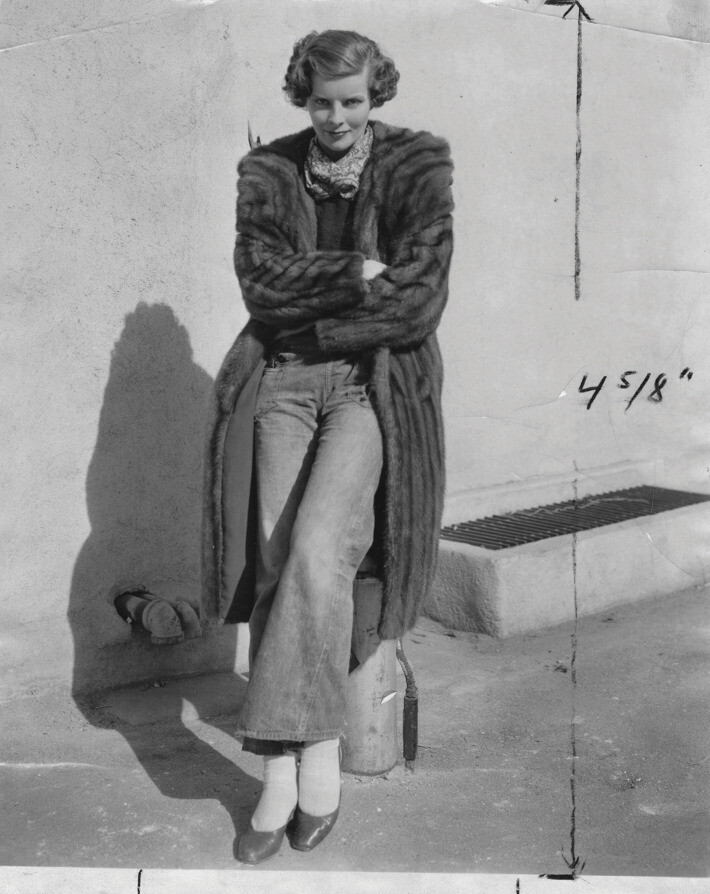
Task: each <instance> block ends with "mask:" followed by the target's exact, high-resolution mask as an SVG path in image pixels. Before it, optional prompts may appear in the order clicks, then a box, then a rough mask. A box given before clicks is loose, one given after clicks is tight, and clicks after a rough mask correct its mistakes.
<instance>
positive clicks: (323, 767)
mask: <svg viewBox="0 0 710 894" xmlns="http://www.w3.org/2000/svg"><path fill="white" fill-rule="evenodd" d="M339 741H340V740H339V739H326V740H325V741H323V742H308V743H306V745H304V747H303V752H302V753H301V766H300V769H299V771H298V806H299V807H300V808H301V810H302V811H303V812H304V813H308V814H310V816H327V814H329V813H333V811H334V810H335V809H336V808H337V806H338V804H339V803H340V758H339V756H338V744H339Z"/></svg>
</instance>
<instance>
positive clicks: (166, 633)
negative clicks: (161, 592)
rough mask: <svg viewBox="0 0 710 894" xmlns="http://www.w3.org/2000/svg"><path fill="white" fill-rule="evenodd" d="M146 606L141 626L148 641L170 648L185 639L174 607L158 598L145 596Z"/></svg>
mask: <svg viewBox="0 0 710 894" xmlns="http://www.w3.org/2000/svg"><path fill="white" fill-rule="evenodd" d="M142 598H144V599H147V601H148V604H147V605H146V606H145V608H144V609H143V615H142V617H141V624H142V625H143V627H145V629H146V630H147V631H148V632H149V633H150V641H151V642H152V643H154V644H155V645H158V646H170V645H173V644H174V643H181V642H182V641H183V640H184V639H185V633H184V632H183V629H182V625H181V624H180V616H179V615H178V613H177V611H176V610H175V606H174V605H172V603H170V602H168V600H167V599H162V598H161V597H160V596H150V595H148V594H146V595H145V596H144V597H142Z"/></svg>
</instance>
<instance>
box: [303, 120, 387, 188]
mask: <svg viewBox="0 0 710 894" xmlns="http://www.w3.org/2000/svg"><path fill="white" fill-rule="evenodd" d="M371 148H372V128H371V127H369V125H368V126H367V127H366V128H365V132H364V133H363V135H362V136H361V137H360V138H359V139H358V140H357V142H356V143H354V144H353V146H352V147H351V148H350V150H349V151H348V152H347V153H346V154H345V155H344V156H343V157H342V158H339V159H338V160H337V161H333V159H332V158H328V156H327V155H326V154H325V153H324V152H323V150H322V149H321V148H320V146H319V145H318V140H317V139H316V138H315V137H313V139H312V140H311V145H310V146H309V147H308V155H307V156H306V166H305V175H306V188H307V189H308V191H309V192H310V194H311V195H312V196H313V197H314V198H316V199H327V198H329V197H330V196H335V195H338V194H339V195H341V196H342V197H343V198H344V199H353V198H355V195H356V193H357V191H358V189H359V187H360V174H362V169H363V168H364V167H365V162H366V161H367V159H368V158H369V156H370V149H371Z"/></svg>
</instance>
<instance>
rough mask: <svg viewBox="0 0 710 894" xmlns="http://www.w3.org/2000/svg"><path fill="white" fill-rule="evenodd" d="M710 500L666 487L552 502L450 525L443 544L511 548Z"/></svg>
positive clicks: (709, 498) (645, 487) (645, 486)
mask: <svg viewBox="0 0 710 894" xmlns="http://www.w3.org/2000/svg"><path fill="white" fill-rule="evenodd" d="M706 500H710V496H708V495H707V494H694V493H689V492H687V491H683V490H668V489H667V488H662V487H649V486H648V485H645V484H644V485H641V486H639V487H629V488H627V489H626V490H615V491H609V492H608V493H605V494H593V495H592V496H588V497H584V498H583V499H581V500H567V501H566V502H564V503H550V504H549V505H547V506H537V507H536V508H534V509H521V510H519V511H518V512H508V513H506V514H505V515H491V516H488V517H487V518H481V519H477V520H475V521H468V522H459V523H458V524H456V525H449V526H448V527H446V528H444V529H443V530H442V532H441V538H442V540H454V541H457V542H458V543H470V544H471V545H472V546H481V547H483V548H484V549H506V547H509V546H520V544H522V543H534V542H535V541H536V540H546V539H547V538H548V537H559V536H560V535H562V534H573V533H574V532H575V531H588V530H590V529H591V528H601V527H602V526H603V525H613V524H615V523H616V522H621V521H626V520H627V519H630V518H640V517H641V516H644V515H657V514H658V513H659V512H667V511H668V510H669V509H679V508H680V507H681V506H690V505H692V504H693V503H703V502H705V501H706Z"/></svg>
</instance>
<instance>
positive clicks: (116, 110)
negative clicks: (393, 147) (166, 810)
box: [0, 0, 710, 692]
mask: <svg viewBox="0 0 710 894" xmlns="http://www.w3.org/2000/svg"><path fill="white" fill-rule="evenodd" d="M501 3H502V5H501V6H497V5H493V4H484V3H478V2H473V0H465V2H464V0H461V2H451V3H440V4H433V3H432V4H430V3H423V2H411V0H406V2H405V0H395V2H384V0H375V2H320V3H316V2H305V0H304V2H300V0H288V2H286V0H278V2H265V3H263V2H259V3H257V2H244V0H241V2H236V0H231V2H228V0H221V2H214V3H209V2H202V3H200V2H171V0H149V2H148V0H142V2H138V0H135V2H127V0H121V2H118V3H117V2H110V3H109V2H108V0H103V2H88V0H87V2H77V0H74V2H72V3H69V4H67V3H59V2H58V0H51V2H45V3H43V4H42V5H41V6H40V7H32V8H30V7H29V6H28V5H27V4H26V3H25V2H21V0H4V2H3V3H2V9H1V12H2V16H1V18H2V21H3V24H2V26H0V47H3V48H4V49H2V51H1V52H0V78H1V80H2V84H3V90H2V137H1V139H2V153H1V156H2V183H1V190H0V191H1V193H2V195H3V198H4V199H5V203H4V204H6V209H5V211H4V214H5V220H4V222H3V223H4V226H3V232H4V234H5V236H4V245H3V248H4V251H3V257H4V260H5V264H4V266H5V270H4V271H3V278H2V296H3V301H2V315H3V319H2V327H1V331H2V339H3V349H2V350H3V355H2V356H3V371H4V375H3V377H2V381H1V384H0V389H1V394H2V415H3V419H4V420H6V423H5V432H6V433H5V437H4V438H3V439H2V444H1V445H0V450H1V451H2V468H3V494H4V499H3V501H2V506H1V508H0V518H2V526H3V527H2V541H3V552H4V557H3V562H2V568H3V575H2V582H1V584H0V585H1V586H2V590H3V595H2V606H3V623H2V633H1V636H2V643H3V648H2V652H1V654H2V659H1V660H2V662H3V666H2V679H3V688H4V689H5V690H6V691H8V692H12V691H13V690H15V689H21V688H25V687H27V686H29V685H34V684H39V683H40V682H47V681H56V682H58V683H60V684H65V683H66V684H69V683H70V682H72V681H73V683H74V685H75V687H76V688H79V689H86V688H92V687H94V686H99V685H101V686H103V685H115V684H117V683H119V682H121V681H128V680H131V679H142V678H146V677H150V676H152V675H159V674H168V673H173V672H182V673H184V672H188V671H197V670H200V669H204V668H207V667H211V666H212V667H231V666H232V664H233V663H234V660H235V651H236V648H237V633H236V631H235V630H230V631H225V632H224V633H222V634H221V635H220V636H219V637H218V638H216V639H210V640H209V641H199V642H193V643H189V644H184V645H181V646H179V647H175V648H171V649H164V650H160V649H155V648H152V649H151V648H148V647H146V646H145V645H143V644H141V642H139V641H137V640H135V639H132V638H131V634H130V631H129V630H128V629H127V627H126V626H125V625H124V624H123V623H122V622H121V621H120V620H119V619H118V617H117V616H116V615H115V612H114V610H113V607H112V605H111V602H110V598H109V597H110V593H111V592H112V591H113V590H114V589H115V588H117V587H120V586H122V585H128V584H135V583H141V584H144V585H147V586H149V587H150V588H151V589H153V590H154V591H156V592H158V593H160V594H161V595H167V596H169V597H174V596H177V595H184V596H187V597H190V598H193V599H196V598H197V591H198V587H199V567H198V545H199V544H198V541H199V532H198V528H199V515H200V499H201V498H200V489H201V456H202V444H203V428H204V407H205V401H206V396H207V394H208V391H209V388H210V385H211V382H212V379H213V377H214V375H215V373H216V371H217V369H218V366H219V363H220V361H221V358H222V356H223V355H224V353H225V351H226V349H227V347H228V345H229V344H230V342H231V340H232V338H233V337H234V335H235V333H236V332H237V331H238V329H239V328H240V327H241V325H242V324H243V323H244V322H245V314H244V311H243V310H242V308H241V306H240V301H239V293H238V288H237V285H236V281H235V278H234V275H233V272H232V263H231V250H232V245H233V232H234V203H235V164H236V160H237V159H238V158H239V157H240V156H241V155H242V154H243V153H244V152H245V151H246V149H247V120H250V121H251V124H252V127H253V129H254V131H255V132H256V133H259V134H260V135H261V136H262V139H264V140H267V139H270V138H272V137H275V136H278V135H280V134H282V133H284V132H288V131H293V130H296V129H300V128H301V127H303V126H306V124H307V123H308V120H307V115H306V113H304V112H302V111H300V110H296V109H293V108H291V107H289V106H288V105H287V104H286V103H285V101H284V100H283V98H282V96H281V92H280V82H281V78H282V75H283V71H284V69H285V64H286V61H287V59H288V55H289V53H290V49H291V46H292V43H293V40H294V39H295V38H296V37H298V36H300V35H302V34H303V33H305V32H307V31H308V30H311V29H317V30H322V29H324V28H326V27H345V28H354V29H357V30H361V31H363V32H365V33H368V34H370V35H371V36H373V37H375V38H376V39H378V40H380V41H381V42H382V44H383V45H384V47H385V48H386V49H388V50H389V51H390V52H391V53H392V54H393V55H394V56H395V58H396V61H397V63H398V67H399V69H400V71H401V73H402V81H401V90H400V94H399V96H398V98H397V99H396V100H395V101H394V102H393V103H392V104H390V105H388V106H385V108H384V109H382V110H378V112H377V116H378V117H381V118H382V119H384V120H387V121H390V122H392V123H397V124H405V125H408V126H411V127H415V128H417V127H422V128H426V129H429V130H431V131H433V132H436V133H439V134H441V135H443V136H446V137H447V138H448V139H449V140H450V142H451V146H452V151H453V155H454V159H455V163H456V181H455V198H456V203H457V211H456V253H455V261H454V268H453V272H452V278H451V300H450V306H449V308H448V310H447V314H446V316H445V319H444V322H443V324H442V327H441V342H442V348H443V352H444V357H445V363H446V391H445V412H446V423H447V436H448V453H449V465H448V480H449V489H450V493H451V494H452V495H455V494H457V493H461V492H462V491H465V490H468V489H471V488H480V487H486V486H491V485H496V484H500V483H505V482H511V481H517V480H529V479H531V478H534V477H535V476H541V477H544V476H550V475H558V474H560V473H561V472H571V471H572V470H573V469H574V468H575V464H576V466H577V468H579V469H580V470H582V471H584V470H591V469H594V468H597V467H600V466H606V465H609V464H613V463H616V462H620V461H629V460H631V461H641V460H651V461H652V463H653V468H654V469H655V473H654V474H655V476H656V478H657V480H658V482H659V483H670V484H679V485H682V486H690V487H694V488H699V487H703V488H704V487H706V485H707V482H708V474H709V473H708V472H707V467H708V457H707V452H706V449H705V445H706V444H707V440H708V434H709V433H710V431H709V429H710V426H709V425H708V412H707V409H706V408H707V406H708V398H709V397H710V394H709V389H708V365H707V361H706V356H707V350H706V348H705V343H706V341H707V335H708V332H709V331H710V326H709V325H708V323H709V322H710V320H709V311H708V302H707V300H705V299H706V292H707V272H708V257H707V254H708V247H707V246H708V242H707V233H708V228H709V227H708V225H709V224H710V219H709V218H710V202H709V201H708V199H709V198H710V196H709V190H708V169H709V167H710V157H709V153H708V148H707V147H708V146H709V145H710V139H709V137H710V134H709V133H708V129H707V114H706V110H707V104H708V101H709V99H710V65H709V61H708V60H709V58H710V55H709V53H708V45H707V40H708V27H707V21H701V20H700V18H699V17H697V16H696V15H695V13H694V11H693V4H692V3H689V2H683V3H680V2H679V3H675V4H674V3H671V2H670V0H656V2H655V3H651V4H647V6H648V10H647V12H648V19H647V20H644V18H642V17H641V16H640V15H639V14H638V12H636V13H634V11H633V9H632V8H631V7H630V6H629V5H628V4H620V5H617V6H616V7H614V10H613V11H612V10H611V7H610V5H609V4H608V3H605V2H601V0H599V2H597V3H596V4H595V3H594V2H593V0H589V2H588V3H586V4H585V8H586V9H587V10H588V12H589V13H590V14H591V15H592V16H595V15H596V17H597V18H598V19H599V21H597V22H595V23H585V24H584V27H583V56H582V58H583V96H582V106H581V128H582V148H583V151H582V163H581V178H580V231H579V232H580V252H581V270H582V274H581V278H580V287H581V292H580V300H579V301H576V300H575V295H574V284H573V271H574V214H575V142H576V138H577V135H576V123H575V96H576V61H577V25H576V21H575V20H574V18H573V17H570V18H568V19H567V20H566V21H563V20H562V18H561V14H562V10H560V9H552V8H547V9H543V10H542V12H543V13H544V14H540V13H539V12H533V11H532V10H527V11H522V10H520V9H514V8H505V3H504V2H503V0H501ZM508 5H509V6H515V3H511V4H508ZM518 6H520V4H518ZM620 10H621V12H622V13H623V15H620V12H619V11H620ZM612 12H614V14H617V17H618V16H619V15H620V18H618V20H617V21H613V20H612V19H611V18H609V17H610V16H611V15H612ZM605 15H606V16H607V18H606V19H605V18H604V16H605ZM634 15H636V18H634ZM645 21H648V22H651V23H652V24H653V27H652V28H649V31H656V32H657V33H645V32H644V24H645ZM684 38H689V39H687V40H686V39H684ZM686 367H690V368H691V369H692V370H693V372H694V377H693V379H692V381H688V379H687V377H686V378H684V379H680V373H681V371H682V370H683V369H684V368H686ZM631 369H634V370H638V371H640V372H641V373H642V374H645V373H646V372H651V373H652V374H653V378H655V376H656V375H657V374H658V373H661V372H665V373H666V374H667V376H668V383H667V385H666V387H665V391H664V395H665V397H664V400H663V402H662V403H660V404H655V403H651V402H648V401H647V400H645V399H644V396H642V398H640V399H639V400H638V401H637V402H636V403H635V404H634V405H633V406H632V407H631V409H630V410H629V411H628V412H627V411H625V403H624V401H625V400H627V399H628V395H629V392H625V391H620V390H618V389H617V388H616V383H617V382H618V376H619V375H620V374H621V373H622V372H624V371H625V370H631ZM585 373H587V374H588V376H589V380H590V381H591V382H597V381H598V380H599V379H600V378H601V377H602V376H603V375H607V376H608V380H607V383H606V386H605V388H604V389H603V391H602V392H601V394H600V395H599V397H598V398H597V400H596V402H595V404H594V406H593V407H592V409H591V410H589V411H587V410H586V409H585V407H584V403H583V401H582V398H581V396H579V395H578V394H577V393H576V392H577V387H578V385H579V382H580V379H581V376H582V375H583V374H585ZM637 381H640V376H639V377H637ZM563 391H564V392H566V394H565V395H564V396H563V397H560V394H561V393H562V392H563Z"/></svg>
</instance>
